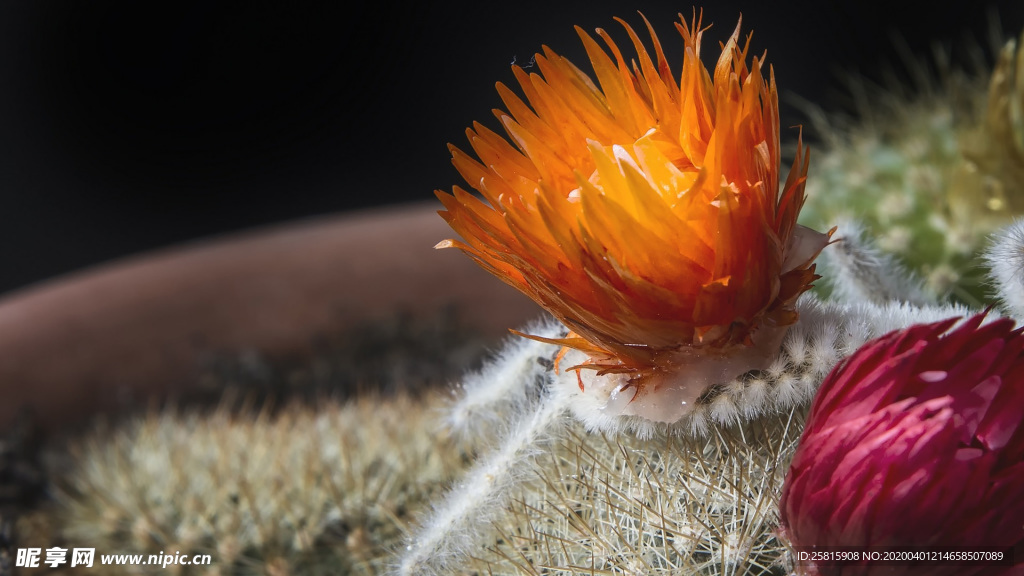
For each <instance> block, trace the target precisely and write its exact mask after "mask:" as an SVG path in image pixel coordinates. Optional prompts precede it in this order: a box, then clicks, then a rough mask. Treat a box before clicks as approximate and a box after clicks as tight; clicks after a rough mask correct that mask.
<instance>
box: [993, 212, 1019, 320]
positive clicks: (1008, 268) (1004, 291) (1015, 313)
mask: <svg viewBox="0 0 1024 576" xmlns="http://www.w3.org/2000/svg"><path fill="white" fill-rule="evenodd" d="M984 259H985V262H987V263H988V266H989V271H990V275H991V279H992V284H993V287H994V288H995V296H996V298H998V300H999V301H1000V303H1001V304H1002V306H1003V308H1004V309H1005V310H1006V312H1007V314H1009V315H1010V316H1012V317H1014V318H1017V319H1018V320H1019V319H1022V318H1024V220H1016V221H1015V222H1013V223H1012V224H1010V225H1009V226H1007V227H1005V228H1003V229H1002V230H1000V231H998V232H996V233H995V234H993V235H992V242H991V244H990V246H989V248H988V249H987V250H986V251H985V253H984Z"/></svg>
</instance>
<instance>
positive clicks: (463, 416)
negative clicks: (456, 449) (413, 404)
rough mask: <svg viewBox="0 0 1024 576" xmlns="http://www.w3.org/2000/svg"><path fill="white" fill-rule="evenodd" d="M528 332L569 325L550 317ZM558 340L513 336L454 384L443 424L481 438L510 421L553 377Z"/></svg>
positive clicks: (459, 434)
mask: <svg viewBox="0 0 1024 576" xmlns="http://www.w3.org/2000/svg"><path fill="white" fill-rule="evenodd" d="M522 332H523V333H524V334H532V335H536V336H542V337H545V338H559V337H562V336H564V335H565V333H566V330H565V327H564V326H562V324H561V323H559V322H558V321H556V320H555V319H554V318H552V317H550V316H544V317H541V318H538V319H537V320H535V321H533V322H531V323H530V324H527V325H526V327H525V328H523V329H522ZM557 351H558V347H557V346H555V345H553V344H546V343H544V342H539V341H537V340H530V339H528V338H523V337H521V336H509V337H508V338H506V340H505V342H504V345H503V346H502V348H500V349H499V350H498V351H497V352H496V353H495V354H494V355H493V357H492V359H491V360H490V361H489V362H487V363H485V364H484V366H483V367H482V368H481V369H480V370H477V371H475V372H472V373H470V374H467V375H466V377H465V378H464V379H463V380H462V382H460V383H459V384H457V385H456V386H455V388H454V389H453V393H454V400H453V402H452V403H451V405H450V406H449V407H448V410H447V411H446V412H445V417H444V425H445V426H446V427H447V428H448V429H449V430H450V432H451V433H452V434H453V435H454V436H455V437H456V438H458V439H460V440H463V441H472V442H474V443H479V442H480V441H481V439H484V438H488V437H490V436H494V435H495V433H496V432H497V431H500V430H502V429H503V428H505V427H506V426H508V420H506V416H507V415H508V414H510V413H517V412H522V411H523V410H524V407H525V406H526V405H527V404H528V403H530V402H536V401H537V399H538V398H539V397H540V395H541V393H542V391H543V390H544V389H545V388H546V384H547V381H548V380H549V379H550V378H551V365H552V363H551V359H552V357H553V356H554V355H555V353H556V352H557Z"/></svg>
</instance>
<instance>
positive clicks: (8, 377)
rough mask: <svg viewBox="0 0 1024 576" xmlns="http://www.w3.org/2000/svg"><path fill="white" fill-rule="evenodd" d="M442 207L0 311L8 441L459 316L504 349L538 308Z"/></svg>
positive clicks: (204, 249) (56, 293)
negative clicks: (363, 329) (452, 225)
mask: <svg viewBox="0 0 1024 576" xmlns="http://www.w3.org/2000/svg"><path fill="white" fill-rule="evenodd" d="M435 211H436V205H435V204H430V205H409V206H400V207H395V208H388V209H380V210H374V211H366V212H358V213H351V214H341V215H337V216H328V217H322V218H317V219H311V220H306V221H300V222H296V223H291V224H286V225H281V226H276V227H271V228H267V229H262V230H256V231H252V232H248V233H242V234H238V235H232V236H228V237H224V238H218V239H212V240H207V241H202V242H197V243H194V244H190V245H186V246H181V247H175V248H171V249H166V250H162V251H158V252H153V253H148V254H142V255H139V256H135V257H131V258H127V259H125V260H121V261H117V262H114V263H110V264H106V265H103V266H99V267H96V268H93V269H89V270H86V271H83V272H78V273H75V274H71V275H68V276H65V277H62V278H58V279H56V280H53V281H50V282H47V283H44V284H40V285H37V286H34V287H30V288H27V289H24V290H21V291H19V292H15V293H12V294H9V295H7V296H6V297H4V298H3V299H0V431H2V430H4V429H7V428H8V427H9V426H10V425H11V423H12V422H13V420H14V419H15V418H16V417H17V416H18V415H19V414H21V413H22V412H23V411H26V410H29V411H31V412H32V413H33V414H34V415H35V417H36V418H37V420H38V422H39V424H41V425H42V426H43V427H44V428H49V429H53V428H56V427H60V426H64V425H67V424H71V423H73V422H75V421H80V420H81V419H82V418H84V417H86V416H88V415H90V414H93V413H95V412H96V411H98V410H109V409H112V408H116V407H118V406H119V405H121V404H123V403H124V401H125V399H136V400H137V399H140V398H145V397H150V396H158V397H159V396H162V395H166V394H168V393H179V392H181V391H183V390H186V389H187V388H188V387H190V386H193V385H195V382H196V379H197V378H196V377H197V374H198V371H199V370H200V367H201V366H200V364H201V362H200V360H201V359H202V358H204V357H207V356H208V355H209V354H210V353H211V352H212V353H223V352H231V351H243V350H245V351H248V350H255V351H259V352H262V353H265V354H269V355H275V354H285V353H289V352H293V351H297V350H301V349H302V348H303V347H307V346H308V345H309V344H310V342H311V340H312V338H314V337H315V336H316V335H318V334H324V333H331V332H335V331H338V330H341V329H343V328H344V327H345V326H346V325H354V324H358V323H366V322H370V321H373V320H374V319H375V318H382V317H385V316H386V315H388V314H394V311H395V310H399V309H401V310H408V311H411V312H412V313H413V314H428V313H430V311H432V310H437V309H439V308H440V307H443V306H447V305H452V304H454V305H456V306H457V307H458V310H459V312H460V317H461V318H463V319H464V320H465V322H466V324H467V328H469V329H473V330H477V331H479V332H480V333H481V334H483V335H486V336H489V337H494V338H497V337H499V336H500V335H501V334H504V333H506V329H507V328H508V327H514V326H517V325H519V324H521V323H522V322H523V321H524V320H526V319H528V318H529V317H530V316H532V315H535V314H537V313H538V311H539V309H538V308H537V307H536V306H535V305H534V304H533V303H532V302H530V301H529V300H527V299H526V298H525V297H523V296H521V295H520V294H519V293H517V292H515V291H514V290H512V289H511V288H508V287H507V286H505V285H504V284H502V283H501V282H499V281H497V280H496V279H494V278H492V277H490V275H488V274H487V273H485V272H483V271H482V270H480V269H479V268H477V267H476V265H475V264H473V263H472V261H471V260H470V259H469V258H466V257H465V256H464V255H463V254H460V253H458V252H457V251H455V250H441V251H437V250H433V249H432V246H433V245H434V244H435V243H436V242H438V241H439V240H441V239H444V238H447V237H450V236H451V232H450V230H449V229H448V228H447V226H446V225H445V224H444V222H443V221H442V220H441V218H439V217H438V216H437V215H436V214H435Z"/></svg>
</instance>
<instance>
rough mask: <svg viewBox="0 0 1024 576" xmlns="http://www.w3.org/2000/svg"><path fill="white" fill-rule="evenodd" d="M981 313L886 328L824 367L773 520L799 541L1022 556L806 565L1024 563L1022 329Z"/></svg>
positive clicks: (870, 567)
mask: <svg viewBox="0 0 1024 576" xmlns="http://www.w3.org/2000/svg"><path fill="white" fill-rule="evenodd" d="M983 319H984V314H981V315H978V316H975V317H973V318H971V319H970V320H968V321H966V322H965V323H964V324H963V325H962V326H960V327H958V328H956V329H954V330H950V329H951V328H952V326H953V325H954V324H955V323H956V319H951V320H946V321H943V322H937V323H935V324H928V325H918V326H913V327H911V328H908V329H906V330H901V331H897V332H892V333H890V334H887V335H885V336H883V337H881V338H878V339H876V340H873V341H871V342H868V343H867V344H865V345H864V346H863V347H862V348H861V349H860V350H858V351H857V352H856V353H854V354H853V355H852V356H851V357H850V358H849V359H847V360H846V361H845V362H843V363H842V364H840V365H839V366H837V367H836V368H835V369H834V370H833V371H832V373H831V374H829V376H828V377H827V378H826V379H825V381H824V382H823V383H822V385H821V389H820V390H819V391H818V394H817V396H816V397H815V399H814V403H813V405H812V406H811V411H810V414H809V415H808V419H807V424H806V428H805V430H804V433H803V436H802V438H801V440H800V445H799V447H798V448H797V451H796V454H795V455H794V457H793V463H792V465H791V467H790V470H789V473H788V475H787V477H786V481H785V484H784V486H783V490H782V499H781V502H780V519H781V525H782V527H781V529H782V533H783V535H784V536H785V537H787V538H788V539H789V540H790V541H791V542H792V544H793V545H794V547H796V550H798V551H808V550H812V548H811V547H816V548H813V549H818V550H825V549H828V548H829V547H851V549H852V550H857V549H862V550H865V551H868V550H870V549H871V548H874V549H875V550H877V549H880V548H883V547H896V546H899V547H915V548H918V549H920V550H932V551H940V552H941V551H942V550H944V549H946V547H960V548H962V547H978V549H979V550H981V549H982V548H986V549H993V550H994V549H997V548H999V547H1002V548H1004V549H1005V548H1008V547H1016V548H1017V554H1016V557H1015V558H1014V562H1016V563H1019V564H1020V565H1018V566H1016V567H1013V566H1009V565H1007V564H1008V563H1007V562H1006V561H1004V562H1003V563H1002V565H999V564H998V563H993V562H977V563H963V562H956V563H954V562H941V561H940V562H931V563H928V564H926V565H922V564H914V563H912V562H902V563H901V562H897V563H891V562H890V563H882V562H860V563H853V564H849V565H840V564H836V563H834V562H828V561H825V562H821V563H819V564H818V565H815V564H814V563H810V564H808V563H800V569H801V570H802V571H803V573H806V574H814V575H818V574H820V575H832V574H843V575H848V574H957V575H960V574H1018V573H1024V553H1022V548H1021V546H1022V544H1024V425H1022V422H1024V352H1022V350H1024V335H1022V334H1021V329H1014V326H1013V322H1012V321H1010V320H996V321H993V322H991V323H989V324H987V325H984V326H982V325H981V323H982V321H983ZM947 331H948V333H947ZM799 560H800V559H799V557H798V562H799Z"/></svg>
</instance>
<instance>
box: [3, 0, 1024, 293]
mask: <svg viewBox="0 0 1024 576" xmlns="http://www.w3.org/2000/svg"><path fill="white" fill-rule="evenodd" d="M708 4H709V5H708V6H706V7H705V18H704V21H705V23H708V22H713V23H714V24H715V26H714V28H713V29H712V30H711V31H710V32H709V33H708V35H707V36H706V41H705V42H706V44H705V45H706V46H707V49H706V51H705V58H706V59H709V58H714V57H716V56H717V46H716V44H717V42H718V41H721V40H724V39H725V38H726V37H727V35H728V34H729V33H730V32H731V31H732V29H733V27H734V26H735V23H736V18H737V16H738V14H739V13H740V12H742V13H743V18H744V30H750V29H753V30H754V31H755V36H754V52H755V53H758V54H760V53H761V52H762V51H764V50H767V51H768V57H769V62H771V63H772V64H774V65H775V69H776V76H777V79H778V85H779V87H780V90H781V91H782V92H783V93H784V94H785V93H795V94H799V95H801V96H802V97H805V98H807V99H809V100H811V101H814V102H818V103H821V104H823V105H825V106H826V107H827V108H831V109H842V108H843V105H844V98H843V92H844V89H843V84H842V83H841V82H840V81H839V76H838V74H837V72H839V71H844V70H845V71H859V72H861V73H863V74H865V75H867V76H868V77H870V78H876V79H878V78H880V77H881V72H880V70H881V67H880V64H881V63H883V62H888V63H890V64H893V66H892V68H893V69H894V70H896V71H897V75H900V74H902V72H900V70H902V68H901V65H900V56H899V51H898V50H897V49H895V48H894V43H893V41H892V39H891V38H892V34H893V33H896V34H898V35H899V36H901V37H902V38H904V39H905V41H906V43H907V45H909V46H910V47H911V49H912V50H913V51H914V52H916V53H919V54H922V55H924V54H927V53H928V52H929V51H930V50H931V44H932V42H933V41H938V42H940V43H941V44H943V45H945V46H947V47H949V48H951V49H952V52H953V54H954V58H961V59H964V58H966V51H965V50H964V49H963V46H964V45H965V44H964V40H965V38H973V39H974V40H973V42H975V44H981V45H983V46H987V45H988V40H987V36H988V34H987V31H988V29H989V15H990V14H993V13H998V14H999V15H1000V17H1001V21H1002V27H1003V28H1004V33H1009V34H1013V35H1015V34H1018V33H1019V31H1020V29H1021V26H1022V25H1024V2H1020V1H1014V2H995V3H991V4H988V5H983V7H981V8H975V9H969V8H967V7H966V3H963V2H961V3H957V4H956V8H955V9H952V8H946V7H944V6H943V5H942V3H936V2H920V3H915V2H891V1H888V2H881V1H878V0H871V1H860V2H842V3H831V2H810V1H806V0H804V1H798V2H763V1H757V2H753V1H750V2H740V1H729V2H714V3H711V2H708ZM712 4H713V5H712ZM984 6H988V8H986V7H984ZM637 10H641V11H643V12H644V13H645V14H646V15H647V17H648V18H649V19H650V20H651V21H652V22H653V23H654V25H655V27H656V29H657V30H658V32H659V34H660V36H661V38H662V42H663V43H664V44H665V46H666V50H667V53H668V55H669V58H670V59H675V60H674V62H678V58H680V52H681V51H680V46H681V41H680V39H679V37H678V35H677V34H676V33H675V31H674V28H673V26H672V22H673V21H674V19H675V17H676V16H675V15H676V13H677V12H680V11H681V12H683V13H684V14H686V15H687V17H689V14H690V10H691V6H690V5H689V4H686V3H682V2H677V1H676V2H665V1H654V0H636V1H624V0H599V1H595V2H586V3H569V2H557V1H552V0H548V1H536V0H526V1H516V2H505V3H490V2H465V1H462V0H457V1H448V2H443V3H429V2H418V3H412V2H409V3H388V2H381V3H375V4H372V5H369V4H365V5H350V4H349V5H346V4H342V3H341V2H326V1H325V2H317V3H297V2H284V1H280V2H267V1H261V0H249V1H246V2H212V1H192V0H175V1H174V2H150V1H141V2H140V1H138V0H131V1H116V2H113V1H101V0H90V1H51V0H16V1H15V0H4V1H3V2H0V146H2V152H0V186H2V188H0V292H2V291H7V290H10V289H13V288H17V287H21V286H25V285H27V284H29V283H32V282H36V281H39V280H43V279H45V278H48V277H52V276H54V275H58V274H62V273H66V272H68V271H72V270H75V269H78V268H81V267H83V266H88V265H90V264H95V263H98V262H103V261H106V260H109V259H112V258H117V257H120V256H124V255H127V254H131V253H134V252H138V251H141V250H147V249H152V248H156V247H160V246H164V245H167V244H171V243H175V242H181V241H185V240H189V239H193V238H198V237H203V236H208V235H213V234H218V233H224V232H229V231H233V230H239V229H244V228H248V227H252V226H256V225H261V224H267V223H271V222H277V221H282V220H286V219H292V218H299V217H306V216H310V215H315V214H322V213H328V212H333V211H339V210H350V209H356V208H363V207H369V206H373V205H381V204H389V203H397V202H405V201H411V200H429V199H431V198H432V191H433V190H434V189H435V188H450V187H451V185H452V184H455V183H459V177H458V174H457V173H456V172H455V170H454V168H452V167H451V164H450V162H449V155H448V152H447V149H446V146H445V145H446V143H447V142H455V143H457V144H461V143H463V142H464V136H463V130H464V128H465V127H466V126H467V125H469V124H470V123H471V122H472V121H473V120H481V121H484V122H485V123H488V125H490V126H491V127H492V128H497V125H496V122H495V121H494V120H493V117H492V116H491V114H490V109H491V108H494V107H498V106H500V105H501V102H500V100H499V99H498V96H497V93H496V92H495V91H494V82H495V81H498V80H501V81H505V82H506V83H509V82H512V81H513V79H512V74H511V72H510V71H509V64H510V63H511V62H512V60H513V58H517V59H518V61H519V62H520V63H525V62H528V61H529V59H530V55H531V54H533V53H534V52H535V51H537V50H538V49H539V47H540V45H541V44H543V43H546V44H548V45H549V46H551V47H552V48H554V49H555V50H556V51H558V52H561V53H563V54H565V55H567V56H569V57H570V58H571V59H573V61H574V62H576V63H577V64H578V65H580V66H581V68H584V69H586V70H589V68H588V66H589V64H588V63H587V62H586V59H585V57H584V56H583V50H582V48H581V47H580V44H579V40H578V39H577V37H576V34H575V33H574V31H573V29H572V26H573V25H574V24H579V25H581V26H583V27H584V28H586V29H588V30H592V29H593V28H595V27H597V26H603V27H605V28H608V29H609V30H610V31H611V32H612V34H613V36H614V37H615V38H616V39H617V40H619V42H620V45H621V44H623V43H625V44H628V41H627V39H626V38H625V36H624V34H622V33H621V31H620V29H619V28H618V26H617V25H616V24H615V23H614V22H613V21H612V17H613V16H616V15H618V16H622V17H624V18H626V19H628V20H629V21H630V22H631V23H632V24H633V25H634V26H635V27H636V28H638V29H642V23H641V21H640V20H639V17H638V16H636V11H637ZM894 10H896V11H894ZM706 61H707V60H706ZM710 62H713V61H709V63H710ZM675 71H676V72H677V73H678V65H676V66H675ZM802 121H804V117H803V116H802V115H801V114H800V113H799V110H797V109H795V108H794V107H792V106H791V105H788V104H787V105H784V106H783V110H782V124H783V126H784V127H785V126H790V125H793V124H797V123H800V122H802ZM793 134H794V133H793V132H785V133H784V138H786V137H787V136H788V137H793Z"/></svg>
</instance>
